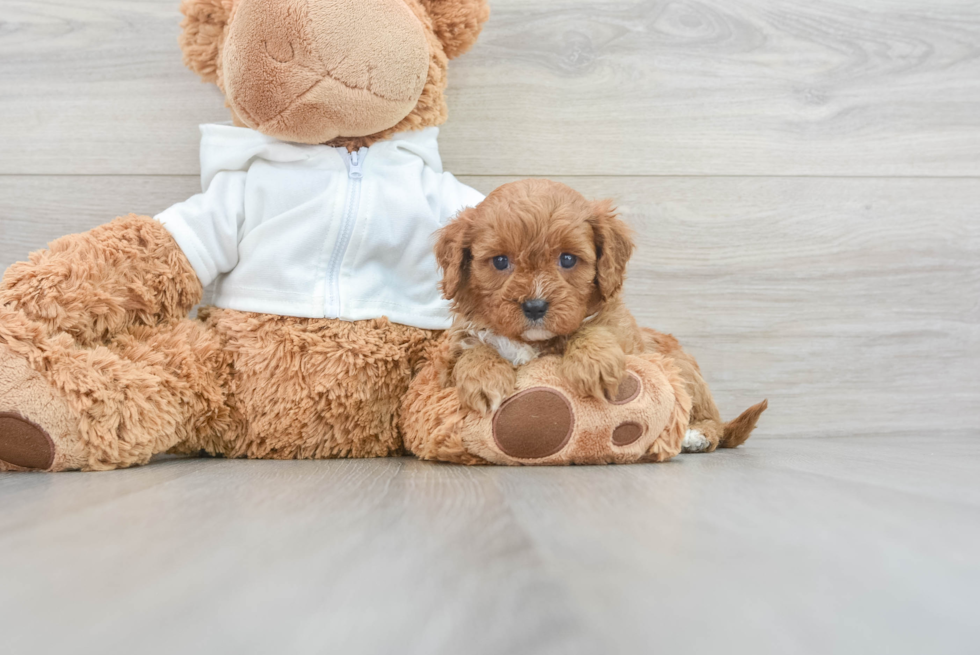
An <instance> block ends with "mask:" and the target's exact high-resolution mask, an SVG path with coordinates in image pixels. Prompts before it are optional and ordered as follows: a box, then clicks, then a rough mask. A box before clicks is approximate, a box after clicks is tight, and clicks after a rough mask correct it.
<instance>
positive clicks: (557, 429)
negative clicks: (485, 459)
mask: <svg viewBox="0 0 980 655" xmlns="http://www.w3.org/2000/svg"><path fill="white" fill-rule="evenodd" d="M574 427H575V415H574V413H573V412H572V405H571V403H570V402H568V399H567V398H565V396H563V395H562V394H560V393H558V392H557V391H555V390H554V389H549V388H546V387H536V388H534V389H526V390H524V391H522V392H520V393H518V394H515V395H513V396H511V397H510V398H508V399H507V400H506V401H504V404H503V405H501V406H500V409H499V410H497V414H496V415H495V416H494V417H493V439H494V441H496V442H497V447H498V448H500V450H501V451H502V452H503V453H504V454H506V455H509V456H510V457H516V458H519V459H541V458H542V457H548V456H550V455H554V454H555V453H557V452H559V451H560V450H561V449H562V448H564V447H565V444H567V443H568V440H569V439H570V438H571V436H572V430H573V429H574Z"/></svg>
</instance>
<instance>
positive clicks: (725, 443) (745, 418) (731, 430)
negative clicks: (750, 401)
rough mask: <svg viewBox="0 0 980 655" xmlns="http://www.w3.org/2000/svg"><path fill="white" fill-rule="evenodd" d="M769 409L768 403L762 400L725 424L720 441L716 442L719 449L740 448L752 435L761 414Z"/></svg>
mask: <svg viewBox="0 0 980 655" xmlns="http://www.w3.org/2000/svg"><path fill="white" fill-rule="evenodd" d="M768 407H769V401H768V400H763V401H762V402H761V403H759V404H758V405H752V406H751V407H749V408H748V409H747V410H745V411H744V412H742V413H741V414H739V415H738V418H735V419H732V420H731V421H729V422H728V423H725V426H724V431H723V432H722V435H721V439H719V440H718V447H719V448H737V447H738V446H741V445H742V444H743V443H745V441H746V440H747V439H748V438H749V435H751V434H752V430H754V429H755V424H756V423H758V422H759V417H760V416H762V412H764V411H766V409H767V408H768Z"/></svg>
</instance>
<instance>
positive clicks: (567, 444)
mask: <svg viewBox="0 0 980 655" xmlns="http://www.w3.org/2000/svg"><path fill="white" fill-rule="evenodd" d="M522 378H523V379H521V380H520V383H519V387H524V388H523V389H520V390H519V391H518V392H517V393H515V394H514V395H513V396H511V397H510V398H508V399H507V400H506V401H504V403H503V404H502V405H501V407H500V409H498V410H497V411H496V412H495V413H494V414H493V416H492V418H491V420H490V424H489V425H486V424H485V423H483V422H482V421H480V422H479V423H483V424H482V425H481V424H479V423H476V424H474V423H471V424H470V425H469V426H467V428H468V429H466V428H464V431H463V432H464V442H465V443H466V445H467V448H468V449H469V450H470V451H471V452H473V453H475V454H478V455H479V456H480V457H482V458H484V459H485V460H487V461H489V462H493V463H496V464H525V465H529V464H533V465H555V464H559V465H560V464H609V463H616V464H625V463H630V462H636V461H644V460H646V459H656V460H663V459H668V458H669V457H672V456H673V455H674V454H676V453H677V452H678V451H679V450H680V445H681V444H680V441H681V438H682V432H681V430H680V428H681V427H683V426H682V425H680V424H679V421H682V419H679V418H678V415H677V412H676V402H675V401H676V398H675V395H674V390H673V388H672V386H671V384H670V382H669V381H668V380H667V378H666V375H665V373H664V370H663V368H662V367H661V366H659V365H657V364H655V363H651V362H649V361H645V360H642V359H639V358H634V359H632V360H631V361H630V366H629V370H628V372H627V374H626V376H625V377H624V378H623V381H622V383H621V384H620V386H619V389H618V391H617V393H616V394H614V396H613V398H612V399H611V400H605V399H602V400H600V399H596V398H593V397H586V396H581V395H578V394H575V393H574V392H573V391H572V390H571V389H569V388H568V385H567V384H566V383H565V381H564V379H563V378H562V377H561V375H560V369H559V368H558V367H557V366H556V365H554V363H552V362H547V361H542V362H541V363H540V364H538V363H536V364H535V365H534V366H532V367H530V368H528V369H527V371H526V374H525V375H523V376H522ZM488 433H489V436H490V439H486V437H485V436H484V435H487V434H488ZM675 442H676V443H675Z"/></svg>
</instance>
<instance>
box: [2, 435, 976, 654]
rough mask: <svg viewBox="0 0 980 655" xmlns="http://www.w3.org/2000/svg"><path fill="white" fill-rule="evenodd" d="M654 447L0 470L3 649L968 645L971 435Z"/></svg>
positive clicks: (414, 650)
mask: <svg viewBox="0 0 980 655" xmlns="http://www.w3.org/2000/svg"><path fill="white" fill-rule="evenodd" d="M923 444H924V439H923V438H922V436H919V435H916V436H908V437H895V436H887V437H855V438H848V439H819V440H813V439H796V440H794V439H781V440H772V441H766V442H762V441H758V442H753V441H749V443H748V444H747V445H746V446H744V447H743V448H740V449H739V450H737V451H724V452H720V453H716V454H713V455H687V456H681V457H680V458H678V459H676V460H675V461H673V462H671V463H668V464H662V465H637V466H629V467H571V468H564V469H550V470H540V469H538V470H528V469H500V468H461V467H453V466H442V465H437V464H431V463H424V462H418V461H414V460H411V459H387V460H373V461H332V462H259V461H241V460H239V461H225V460H174V459H165V460H161V461H158V462H156V463H154V464H151V465H150V466H148V467H145V468H141V469H136V470H129V471H118V472H112V473H108V474H64V475H53V476H46V475H31V474H28V475H16V474H14V475H5V476H2V477H0V503H2V506H3V508H4V511H3V512H2V513H0V561H2V562H5V563H6V564H5V565H4V578H3V585H2V586H0V630H2V631H3V635H4V645H5V648H6V649H7V650H8V651H9V652H16V653H20V652H33V653H57V652H69V651H70V652H72V653H79V654H80V655H85V654H88V653H100V654H105V653H107V654H114V653H124V652H139V653H147V654H148V655H153V654H156V653H161V654H162V653H174V652H181V653H209V654H212V653H225V652H228V653H231V652H234V653H246V654H249V653H269V652H277V653H293V652H304V653H305V652H322V653H351V654H353V655H359V654H362V653H378V654H380V653H393V652H398V653H406V654H408V655H414V654H420V655H421V654H425V655H429V654H439V653H462V652H465V653H474V654H475V655H480V654H483V653H486V654H490V653H514V654H515V655H523V654H538V653H556V654H557V653H572V654H577V653H583V654H586V653H587V654H590V655H591V654H594V653H637V652H640V653H645V652H669V653H709V652H725V653H732V654H733V655H737V654H740V653H753V654H756V655H765V654H769V653H774V654H777V653H778V654H779V655H784V654H785V653H801V654H807V653H814V654H823V653H830V652H833V653H869V652H882V653H883V652H887V653H896V654H897V653H910V654H915V655H919V654H921V653H926V652H937V653H944V654H947V655H957V654H959V653H964V654H965V653H972V652H974V648H975V645H976V643H977V640H978V639H980V630H978V625H977V622H976V621H975V611H974V608H975V607H976V606H977V603H978V602H980V592H978V590H980V567H978V565H977V562H976V557H975V544H976V543H977V541H978V540H980V495H978V490H977V485H976V479H977V476H978V475H980V440H978V439H976V438H975V435H971V436H968V437H963V438H955V437H951V436H948V435H946V436H942V435H941V436H938V437H936V436H935V435H929V444H930V445H929V447H928V448H924V447H923Z"/></svg>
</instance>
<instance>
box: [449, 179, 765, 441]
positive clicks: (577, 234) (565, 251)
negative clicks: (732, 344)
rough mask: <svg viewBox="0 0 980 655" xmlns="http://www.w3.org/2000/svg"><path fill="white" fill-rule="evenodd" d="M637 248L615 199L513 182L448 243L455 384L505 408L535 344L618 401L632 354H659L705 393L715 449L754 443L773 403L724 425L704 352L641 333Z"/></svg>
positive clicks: (465, 393) (701, 424)
mask: <svg viewBox="0 0 980 655" xmlns="http://www.w3.org/2000/svg"><path fill="white" fill-rule="evenodd" d="M632 252H633V243H632V240H631V238H630V232H629V228H628V227H627V226H626V224H625V223H623V222H622V221H621V220H620V219H619V218H618V217H617V216H616V214H615V210H614V209H613V208H612V203H611V202H610V201H599V202H590V201H588V200H586V199H585V198H584V197H583V196H582V195H581V194H579V193H578V192H576V191H574V190H573V189H571V188H570V187H568V186H566V185H564V184H561V183H558V182H553V181H550V180H536V179H532V180H521V181H518V182H512V183H510V184H505V185H503V186H501V187H498V188H497V189H496V190H494V191H493V192H492V193H491V194H490V195H489V196H488V197H487V198H486V200H484V201H483V202H482V203H481V204H480V205H479V206H478V207H475V208H472V209H468V210H466V211H464V212H462V213H461V214H460V215H459V216H458V217H457V218H456V219H455V220H454V221H453V222H452V223H450V224H449V225H447V226H446V227H445V228H443V229H442V230H441V233H440V236H439V240H438V242H437V244H436V255H437V259H438V261H439V265H440V266H441V267H442V269H443V271H444V277H443V283H442V288H443V293H444V295H445V296H446V297H447V298H448V299H450V300H451V301H452V303H453V313H454V316H455V322H454V325H453V327H452V329H451V330H450V337H449V338H450V346H449V349H450V350H449V352H450V358H449V361H448V363H447V366H446V367H445V369H444V379H443V382H444V384H445V385H446V386H450V385H451V386H454V387H455V388H456V390H457V394H458V396H459V401H460V403H461V404H462V405H463V406H464V407H466V408H469V409H471V410H475V411H479V412H482V413H490V412H493V411H495V410H496V409H497V408H498V407H499V406H500V404H501V403H502V402H503V400H504V399H506V398H508V397H509V396H511V395H512V394H513V392H514V390H515V384H516V372H515V361H514V359H513V357H512V353H527V352H528V351H531V352H532V356H533V354H537V355H549V354H553V355H559V356H560V357H561V376H562V378H563V379H564V380H565V381H567V384H568V385H569V387H570V388H571V390H572V391H573V392H574V393H575V394H577V395H580V396H591V397H593V398H596V399H598V400H601V399H603V398H606V399H611V398H613V397H614V396H615V394H616V392H617V390H618V389H619V388H620V385H621V383H622V381H623V378H624V376H625V374H626V358H627V356H629V355H635V354H641V353H644V352H656V353H659V354H660V355H663V356H665V357H668V358H670V359H671V360H673V361H674V363H675V364H676V366H677V367H678V369H679V370H680V374H681V376H682V378H683V379H684V380H685V383H686V384H687V390H688V393H689V394H690V395H691V397H692V399H693V407H692V415H691V426H690V428H691V429H693V430H697V431H699V432H700V433H701V434H703V435H704V436H705V438H706V439H707V440H708V442H709V444H710V445H709V447H708V448H707V450H709V451H710V450H714V449H715V448H717V447H718V446H722V447H735V446H738V445H739V444H741V443H743V442H744V441H745V440H746V439H747V438H748V436H749V434H750V433H751V431H752V429H753V428H754V427H755V423H756V421H757V420H758V417H759V415H760V414H761V413H762V412H763V411H764V410H765V408H766V403H765V402H763V403H760V404H759V405H757V406H755V407H753V408H751V409H750V410H747V412H746V414H743V415H742V416H740V417H739V418H737V419H736V420H735V421H732V422H731V423H728V424H725V423H722V422H721V417H720V415H719V413H718V409H717V407H716V405H715V402H714V399H713V398H712V396H711V391H710V390H709V388H708V385H707V383H706V382H705V381H704V378H703V377H702V376H701V372H700V369H699V368H698V365H697V362H696V361H695V360H694V358H692V357H691V356H690V355H689V354H687V353H686V352H684V351H683V349H681V347H680V344H678V342H677V340H676V339H674V338H673V337H672V336H670V335H665V334H660V333H658V332H655V331H653V330H641V329H640V328H639V326H638V325H637V323H636V321H635V320H634V318H633V316H632V314H631V313H630V312H629V310H628V309H627V308H626V306H625V304H624V303H623V301H622V298H621V290H622V287H623V281H624V278H625V273H626V265H627V262H628V261H629V258H630V255H631V254H632ZM563 261H564V262H565V264H564V265H563V264H562V262H563ZM504 263H506V266H503V264H504ZM529 301H535V302H542V301H543V302H545V303H546V306H547V310H546V313H544V314H543V315H542V316H540V317H538V316H537V315H535V314H532V315H529V314H528V313H527V311H526V309H525V308H526V303H527V302H529ZM524 356H525V357H526V355H524Z"/></svg>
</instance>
